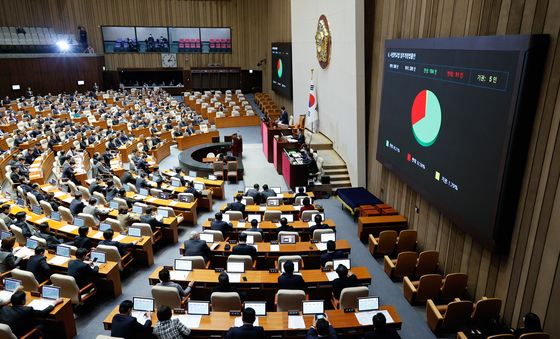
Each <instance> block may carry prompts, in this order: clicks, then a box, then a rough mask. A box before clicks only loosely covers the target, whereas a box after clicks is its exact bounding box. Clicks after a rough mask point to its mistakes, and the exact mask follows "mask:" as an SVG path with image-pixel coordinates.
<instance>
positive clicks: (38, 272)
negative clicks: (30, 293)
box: [27, 246, 51, 284]
mask: <svg viewBox="0 0 560 339" xmlns="http://www.w3.org/2000/svg"><path fill="white" fill-rule="evenodd" d="M27 270H28V271H29V272H31V273H33V275H34V276H35V279H37V281H38V282H39V284H40V283H42V282H43V281H45V280H47V279H48V278H49V277H50V276H51V268H50V267H49V264H47V259H46V258H45V248H44V247H41V246H37V247H35V255H32V256H31V257H30V258H29V261H28V262H27Z"/></svg>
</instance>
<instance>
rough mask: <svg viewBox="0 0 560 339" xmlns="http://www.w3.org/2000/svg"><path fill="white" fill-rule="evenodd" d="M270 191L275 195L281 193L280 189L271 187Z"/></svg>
mask: <svg viewBox="0 0 560 339" xmlns="http://www.w3.org/2000/svg"><path fill="white" fill-rule="evenodd" d="M270 189H271V190H273V191H274V193H276V194H280V193H282V190H281V189H280V187H271V188H270Z"/></svg>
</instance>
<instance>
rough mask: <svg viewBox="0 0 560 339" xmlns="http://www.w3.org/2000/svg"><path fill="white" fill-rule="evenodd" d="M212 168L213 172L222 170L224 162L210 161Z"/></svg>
mask: <svg viewBox="0 0 560 339" xmlns="http://www.w3.org/2000/svg"><path fill="white" fill-rule="evenodd" d="M212 168H213V169H214V172H223V171H224V163H223V162H221V161H215V162H213V163H212Z"/></svg>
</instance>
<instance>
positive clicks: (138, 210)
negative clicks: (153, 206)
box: [132, 205, 144, 214]
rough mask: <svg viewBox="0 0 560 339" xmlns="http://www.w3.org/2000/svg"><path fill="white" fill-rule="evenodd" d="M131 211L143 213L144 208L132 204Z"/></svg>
mask: <svg viewBox="0 0 560 339" xmlns="http://www.w3.org/2000/svg"><path fill="white" fill-rule="evenodd" d="M132 213H136V214H144V208H143V207H142V206H138V205H134V206H132Z"/></svg>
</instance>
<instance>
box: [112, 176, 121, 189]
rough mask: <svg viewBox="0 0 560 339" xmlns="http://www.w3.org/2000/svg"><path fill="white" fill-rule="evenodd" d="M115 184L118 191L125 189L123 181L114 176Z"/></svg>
mask: <svg viewBox="0 0 560 339" xmlns="http://www.w3.org/2000/svg"><path fill="white" fill-rule="evenodd" d="M113 184H115V187H116V188H117V189H121V188H122V187H123V185H122V181H121V179H120V178H119V177H117V176H116V175H113Z"/></svg>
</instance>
